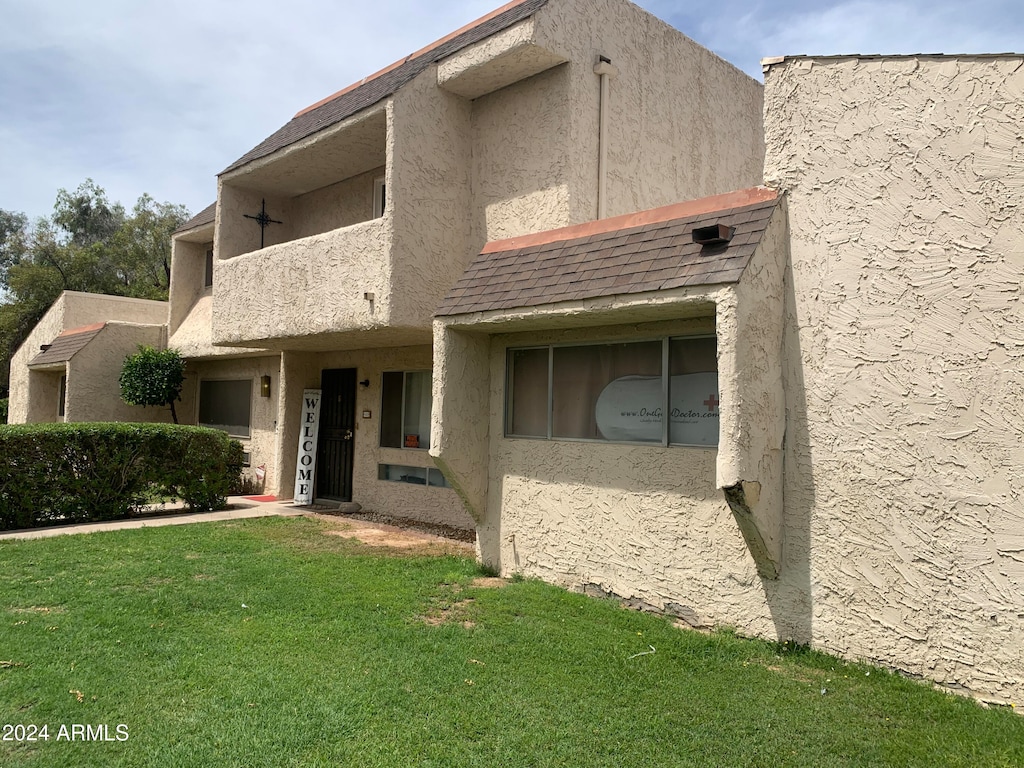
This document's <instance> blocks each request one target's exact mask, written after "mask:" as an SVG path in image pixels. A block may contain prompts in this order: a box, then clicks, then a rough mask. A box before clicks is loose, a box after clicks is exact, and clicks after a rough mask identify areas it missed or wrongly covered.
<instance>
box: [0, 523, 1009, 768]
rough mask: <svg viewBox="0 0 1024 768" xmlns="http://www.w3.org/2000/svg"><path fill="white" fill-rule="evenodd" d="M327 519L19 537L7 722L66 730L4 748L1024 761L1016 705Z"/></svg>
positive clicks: (766, 761) (821, 761)
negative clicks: (488, 568)
mask: <svg viewBox="0 0 1024 768" xmlns="http://www.w3.org/2000/svg"><path fill="white" fill-rule="evenodd" d="M327 530H329V524H325V523H320V522H318V521H315V520H311V519H304V518H269V519H261V520H247V521H236V522H231V523H218V524H202V525H198V524H197V525H188V526H175V527H167V528H149V529H142V530H134V531H121V532H110V533H100V534H92V535H88V536H61V537H56V538H52V539H45V540H37V541H0V567H2V569H3V581H2V584H0V725H3V724H12V725H13V724H24V725H36V726H41V725H44V724H45V725H47V726H48V735H49V737H50V738H49V740H48V741H36V742H33V743H27V742H20V743H19V742H18V741H0V765H2V766H4V767H5V768H7V767H8V766H62V767H63V766H94V765H95V766H121V765H124V766H189V768H192V767H194V766H202V767H205V766H274V767H275V768H278V767H280V766H339V765H353V766H486V767H487V768H498V767H504V766H556V765H557V766H689V765H692V766H816V767H817V766H832V765H856V766H894V765H895V766H902V765H915V766H918V765H919V766H1011V765H1012V766H1020V765H1024V719H1022V718H1020V717H1018V716H1016V715H1014V714H1013V713H1011V712H1008V711H1002V710H988V711H986V710H983V709H981V708H980V707H978V706H977V705H975V704H974V703H973V702H970V701H967V700H964V699H961V698H958V697H953V696H948V695H945V694H942V693H939V692H936V691H933V690H931V689H930V688H928V687H927V686H925V685H922V684H917V683H913V682H911V681H908V680H905V679H902V678H900V677H898V676H895V675H890V674H888V673H884V672H880V671H879V670H876V669H873V668H870V667H866V666H860V665H854V664H849V665H848V664H845V663H844V662H842V661H839V660H836V659H834V658H831V657H828V656H824V655H821V654H816V653H809V652H806V651H800V650H796V651H788V650H786V649H785V648H779V647H777V646H776V645H773V644H769V643H763V642H756V641H750V640H743V639H739V638H736V637H733V636H730V635H728V634H716V635H712V636H706V635H702V634H699V633H696V632H690V631H681V630H679V629H676V628H674V627H672V626H671V624H670V623H669V622H668V621H666V620H663V619H661V618H658V617H654V616H649V615H644V614H640V613H634V612H631V611H627V610H624V609H622V608H620V607H619V606H618V605H617V604H615V603H613V602H611V601H604V600H595V599H592V598H587V597H584V596H582V595H578V594H572V593H568V592H565V591H562V590H560V589H557V588H555V587H551V586H548V585H545V584H541V583H538V582H533V581H523V582H516V583H512V584H509V585H508V586H505V587H503V588H500V589H495V588H487V587H480V586H473V585H472V581H473V579H474V578H475V577H478V576H479V575H480V573H479V570H478V568H477V566H476V565H475V564H474V563H473V561H472V560H471V559H468V558H464V557H455V556H450V555H449V556H438V555H434V556H429V555H425V554H422V553H420V554H416V555H410V554H409V553H405V554H403V553H401V552H400V551H395V552H385V551H381V550H374V549H370V548H368V547H366V546H364V545H362V544H359V543H357V542H354V541H352V540H349V539H345V538H341V537H338V536H333V535H326V534H325V531H327ZM650 646H654V647H655V648H656V653H649V654H647V655H642V656H638V655H635V654H639V653H641V652H643V651H649V650H650ZM76 724H77V725H80V726H85V725H92V726H94V727H95V726H98V725H106V726H107V727H108V728H107V730H106V732H103V731H101V730H99V729H95V728H94V730H93V732H92V736H93V737H94V738H95V737H97V736H99V735H101V734H102V735H105V736H106V738H108V739H111V740H110V741H81V740H79V739H76V740H75V741H68V740H67V739H66V738H60V739H58V738H57V737H58V736H60V735H61V734H62V732H61V731H60V727H61V726H62V725H64V726H66V728H67V730H66V732H64V733H63V735H64V736H72V735H74V733H73V731H72V728H71V726H73V725H76ZM118 725H125V726H127V728H126V730H122V731H118V730H117V726H118ZM86 733H88V732H86ZM125 733H127V740H124V741H117V740H116V739H117V738H118V737H119V736H122V735H124V734H125ZM18 734H20V732H18ZM18 734H16V733H15V732H14V731H13V730H11V731H9V732H8V734H7V735H8V736H11V737H14V736H16V735H18ZM81 734H82V731H79V736H81ZM3 735H4V734H2V733H0V737H2V736H3Z"/></svg>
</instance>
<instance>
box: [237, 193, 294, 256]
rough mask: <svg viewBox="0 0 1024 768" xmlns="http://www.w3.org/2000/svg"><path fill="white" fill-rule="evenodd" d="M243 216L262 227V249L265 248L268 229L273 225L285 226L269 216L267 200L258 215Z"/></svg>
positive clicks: (246, 214) (244, 214) (245, 214)
mask: <svg viewBox="0 0 1024 768" xmlns="http://www.w3.org/2000/svg"><path fill="white" fill-rule="evenodd" d="M242 215H243V216H245V218H247V219H252V220H253V221H255V222H256V223H257V224H259V225H260V248H262V247H263V235H264V234H265V233H266V231H267V227H269V226H270V225H271V224H284V222H283V221H278V220H277V219H272V218H270V217H269V216H268V215H267V201H266V199H264V200H263V202H262V205H261V206H260V212H259V213H258V214H256V215H255V216H250V215H249V214H248V213H243V214H242Z"/></svg>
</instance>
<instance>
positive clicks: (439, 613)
mask: <svg viewBox="0 0 1024 768" xmlns="http://www.w3.org/2000/svg"><path fill="white" fill-rule="evenodd" d="M473 602H474V601H473V598H471V597H467V598H466V599H464V600H458V601H456V602H454V603H445V604H443V605H438V606H435V607H434V608H432V609H431V610H430V611H428V612H427V613H425V614H424V615H423V616H420V617H419V620H420V621H422V622H423V623H424V624H428V625H430V626H431V627H440V626H441V625H442V624H461V625H462V626H463V628H465V629H472V628H473V627H475V626H476V622H475V621H472V620H470V619H469V617H468V616H467V611H468V609H469V607H470V606H471V605H472V604H473Z"/></svg>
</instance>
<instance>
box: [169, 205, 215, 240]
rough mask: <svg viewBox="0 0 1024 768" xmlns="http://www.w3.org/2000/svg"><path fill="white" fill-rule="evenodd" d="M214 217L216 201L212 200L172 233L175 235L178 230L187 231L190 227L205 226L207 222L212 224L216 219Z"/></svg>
mask: <svg viewBox="0 0 1024 768" xmlns="http://www.w3.org/2000/svg"><path fill="white" fill-rule="evenodd" d="M216 217H217V201H216V200H214V201H213V202H212V203H210V204H209V205H208V206H206V207H205V208H203V210H201V211H200V212H199V213H197V214H196V215H195V216H193V217H192V218H191V219H189V220H188V221H186V222H185V223H184V224H182V225H181V226H180V227H178V228H177V229H176V230H174V232H173V234H175V235H176V234H178V233H179V232H187V231H188V230H190V229H198V228H199V227H205V226H206V225H207V224H213V222H214V220H215V219H216Z"/></svg>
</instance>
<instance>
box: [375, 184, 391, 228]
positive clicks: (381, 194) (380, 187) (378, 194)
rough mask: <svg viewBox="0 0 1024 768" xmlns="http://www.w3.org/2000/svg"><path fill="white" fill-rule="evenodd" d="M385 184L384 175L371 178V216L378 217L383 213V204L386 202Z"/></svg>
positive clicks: (386, 190)
mask: <svg viewBox="0 0 1024 768" xmlns="http://www.w3.org/2000/svg"><path fill="white" fill-rule="evenodd" d="M387 192H388V189H387V185H386V184H385V183H384V177H383V176H378V177H377V178H375V179H374V180H373V218H375V219H379V218H380V217H381V216H383V215H384V205H385V204H386V203H387Z"/></svg>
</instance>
